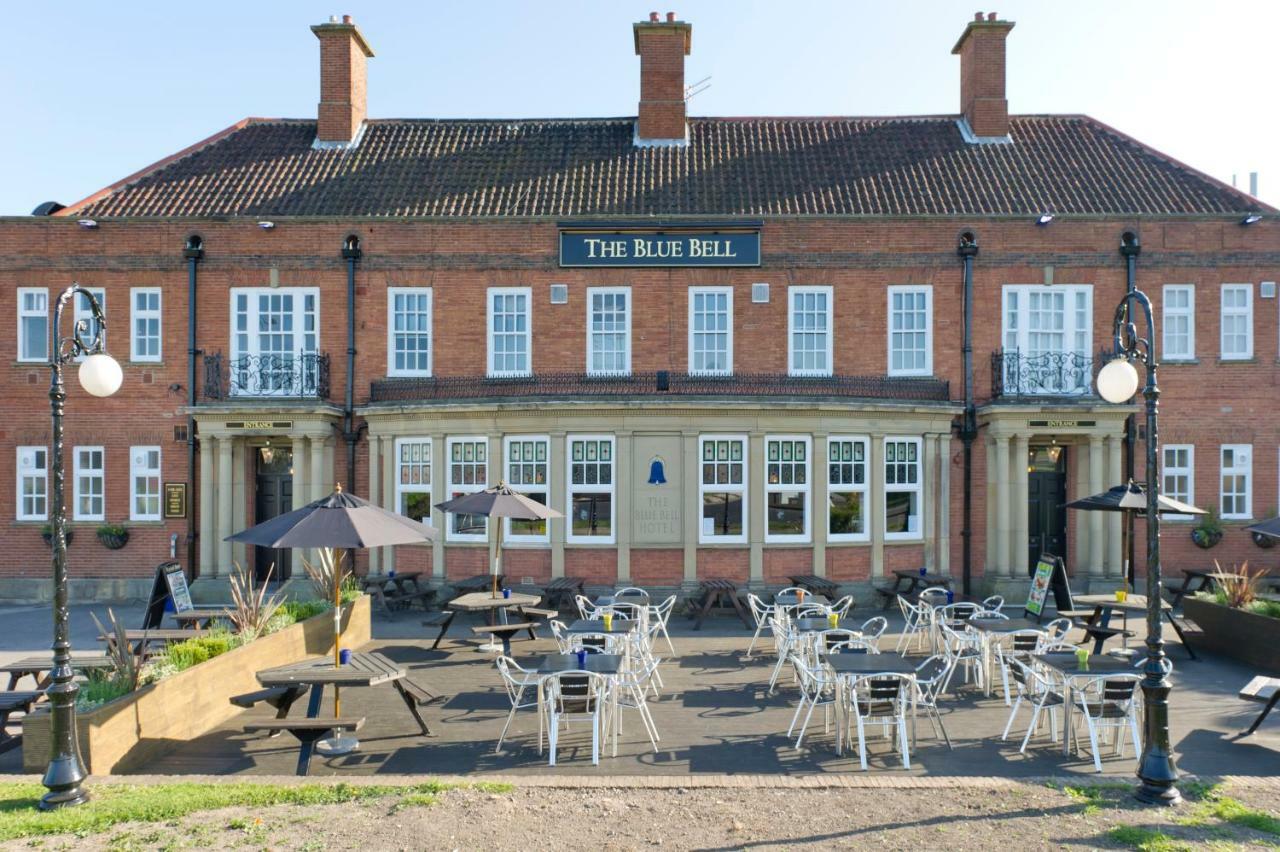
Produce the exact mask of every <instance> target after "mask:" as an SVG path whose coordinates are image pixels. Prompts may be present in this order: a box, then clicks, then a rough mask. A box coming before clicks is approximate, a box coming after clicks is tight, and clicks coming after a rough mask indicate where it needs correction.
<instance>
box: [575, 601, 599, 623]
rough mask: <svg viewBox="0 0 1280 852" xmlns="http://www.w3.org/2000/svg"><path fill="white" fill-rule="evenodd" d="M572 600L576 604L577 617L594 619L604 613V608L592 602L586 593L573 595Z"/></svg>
mask: <svg viewBox="0 0 1280 852" xmlns="http://www.w3.org/2000/svg"><path fill="white" fill-rule="evenodd" d="M573 602H574V603H575V604H577V605H578V617H579V618H582V619H584V620H591V619H596V618H599V617H600V616H601V615H603V614H604V609H603V608H601V607H598V606H596V605H595V604H593V603H592V602H591V599H590V598H588V597H587V596H586V595H574V596H573Z"/></svg>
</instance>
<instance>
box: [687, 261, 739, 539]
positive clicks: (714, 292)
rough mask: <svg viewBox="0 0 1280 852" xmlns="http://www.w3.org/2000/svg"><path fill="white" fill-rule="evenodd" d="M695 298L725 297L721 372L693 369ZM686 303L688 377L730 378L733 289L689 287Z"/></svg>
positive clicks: (694, 355) (695, 348)
mask: <svg viewBox="0 0 1280 852" xmlns="http://www.w3.org/2000/svg"><path fill="white" fill-rule="evenodd" d="M697 296H724V297H725V314H726V317H727V319H728V322H727V323H726V325H725V353H724V355H725V368H724V369H722V370H707V369H701V370H699V369H697V368H695V367H694V362H695V361H696V360H697V359H696V356H697V353H698V351H699V350H698V349H697V347H696V345H695V343H694V335H695V334H697V332H695V331H694V328H693V319H694V316H695V315H696V314H697V310H696V309H695V308H694V304H695V303H696V301H697V298H696V297H697ZM688 302H689V311H688V334H687V336H688V344H689V345H688V353H687V358H688V365H687V369H688V373H689V375H691V376H732V375H733V287H727V286H715V287H712V286H702V285H698V286H694V287H690V288H689V291H688ZM704 333H705V331H704ZM703 351H706V350H703ZM699 529H701V526H699Z"/></svg>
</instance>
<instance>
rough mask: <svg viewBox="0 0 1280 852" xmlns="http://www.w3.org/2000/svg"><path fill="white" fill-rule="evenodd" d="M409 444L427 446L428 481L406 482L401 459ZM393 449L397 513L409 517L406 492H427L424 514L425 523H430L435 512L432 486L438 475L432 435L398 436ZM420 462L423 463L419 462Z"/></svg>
mask: <svg viewBox="0 0 1280 852" xmlns="http://www.w3.org/2000/svg"><path fill="white" fill-rule="evenodd" d="M407 444H415V445H420V446H425V447H426V448H427V461H426V465H427V482H426V483H422V482H405V481H404V477H403V475H402V474H401V472H400V471H401V466H402V465H403V464H404V462H403V459H401V457H400V456H401V449H402V448H403V447H404V446H405V445H407ZM391 451H392V452H393V453H394V454H395V465H394V466H393V469H394V471H395V477H396V481H395V497H396V505H395V511H396V514H398V515H402V516H404V517H406V518H407V517H409V515H408V514H406V513H405V506H404V497H405V495H406V494H426V495H427V513H426V514H425V515H424V516H423V522H424V523H430V522H431V518H432V515H433V514H434V513H435V507H434V506H433V505H432V500H433V497H432V493H433V492H432V490H431V489H432V488H433V487H434V486H435V477H436V460H435V443H434V442H433V440H432V439H431V437H430V436H427V435H403V436H401V437H399V438H396V439H395V441H394V442H393V443H392V449H391ZM418 464H421V462H419V463H418Z"/></svg>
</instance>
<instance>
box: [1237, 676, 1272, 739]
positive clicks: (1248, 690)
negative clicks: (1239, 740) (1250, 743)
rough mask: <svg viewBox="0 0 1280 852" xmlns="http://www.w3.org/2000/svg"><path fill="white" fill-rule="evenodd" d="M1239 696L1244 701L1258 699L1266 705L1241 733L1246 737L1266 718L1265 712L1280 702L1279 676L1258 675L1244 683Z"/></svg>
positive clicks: (1268, 711)
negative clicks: (1247, 728)
mask: <svg viewBox="0 0 1280 852" xmlns="http://www.w3.org/2000/svg"><path fill="white" fill-rule="evenodd" d="M1240 697H1241V698H1243V699H1244V700H1245V701H1259V702H1262V703H1264V704H1265V705H1266V706H1265V707H1263V708H1262V712H1261V713H1259V714H1258V718H1256V719H1254V720H1253V724H1252V725H1250V726H1249V730H1247V731H1245V732H1244V733H1243V734H1242V735H1241V736H1245V737H1247V736H1249V735H1250V734H1252V733H1253V732H1254V731H1256V730H1258V726H1259V725H1261V724H1262V720H1263V719H1265V718H1267V714H1268V713H1270V712H1271V710H1272V708H1273V707H1275V706H1276V704H1277V703H1280V678H1277V677H1263V676H1261V675H1259V676H1258V677H1255V678H1254V679H1253V680H1251V681H1249V682H1248V683H1247V684H1245V686H1244V689H1242V690H1240Z"/></svg>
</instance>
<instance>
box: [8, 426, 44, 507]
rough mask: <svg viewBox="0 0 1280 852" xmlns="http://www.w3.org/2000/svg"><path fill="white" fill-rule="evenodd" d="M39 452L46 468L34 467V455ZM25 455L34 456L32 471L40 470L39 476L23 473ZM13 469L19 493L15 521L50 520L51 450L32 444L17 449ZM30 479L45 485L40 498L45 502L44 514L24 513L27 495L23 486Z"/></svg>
mask: <svg viewBox="0 0 1280 852" xmlns="http://www.w3.org/2000/svg"><path fill="white" fill-rule="evenodd" d="M37 452H42V453H44V467H42V468H36V467H35V465H34V462H35V459H34V454H35V453H37ZM25 453H31V454H32V456H33V458H32V470H38V471H39V473H38V474H25V473H23V467H22V457H23V455H24V454H25ZM13 469H14V473H15V474H16V476H15V479H16V482H15V486H16V488H17V491H16V493H15V495H14V496H15V498H16V499H15V500H14V504H13V513H14V519H15V520H18V521H47V520H49V448H48V446H39V445H35V444H31V445H23V446H19V447H16V448H15V453H14V465H13ZM28 478H30V479H34V480H40V481H42V482H43V483H44V490H43V494H42V495H41V497H40V499H43V500H44V512H43V513H42V514H35V513H34V512H23V498H24V496H25V495H24V494H23V490H22V486H23V484H24V480H25V479H28Z"/></svg>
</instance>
